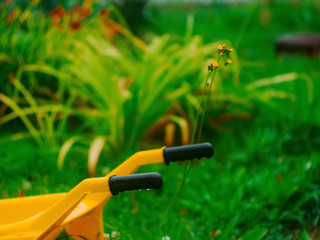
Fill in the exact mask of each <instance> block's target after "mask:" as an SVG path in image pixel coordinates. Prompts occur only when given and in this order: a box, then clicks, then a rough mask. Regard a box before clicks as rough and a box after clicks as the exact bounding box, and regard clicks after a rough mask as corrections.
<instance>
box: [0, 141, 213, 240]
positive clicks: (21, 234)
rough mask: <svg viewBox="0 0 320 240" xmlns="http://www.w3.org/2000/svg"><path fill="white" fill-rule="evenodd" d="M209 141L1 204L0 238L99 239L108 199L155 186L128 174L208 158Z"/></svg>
mask: <svg viewBox="0 0 320 240" xmlns="http://www.w3.org/2000/svg"><path fill="white" fill-rule="evenodd" d="M212 156H213V148H212V145H211V144H210V143H200V144H193V145H187V146H179V147H172V148H166V147H163V148H160V149H154V150H147V151H141V152H137V153H135V154H134V155H132V156H131V157H130V158H128V159H127V160H126V161H124V162H123V163H122V164H120V165H119V166H118V167H117V168H115V169H114V170H112V171H111V172H110V173H109V174H107V175H106V176H105V177H99V178H88V179H85V180H83V181H82V182H80V183H79V184H78V185H77V186H76V187H74V188H73V189H71V190H70V191H69V192H68V193H55V194H47V195H39V196H31V197H22V198H12V199H2V200H0V240H4V239H6V240H10V239H14V240H18V239H19V240H29V239H55V238H56V237H57V236H58V235H59V233H60V232H61V231H62V230H65V231H66V233H67V234H68V235H69V236H71V237H72V238H74V239H76V240H77V239H104V230H103V216H102V212H103V207H104V205H105V203H106V202H107V201H108V200H109V198H110V197H111V196H112V195H117V194H118V192H121V191H126V190H136V189H148V188H156V189H157V188H160V187H161V186H162V178H161V175H160V174H159V173H145V174H133V173H134V172H136V171H137V170H138V168H139V167H140V166H143V165H148V164H155V163H165V164H166V165H169V163H170V162H175V161H182V160H189V159H190V160H191V159H194V158H202V157H207V158H209V157H212Z"/></svg>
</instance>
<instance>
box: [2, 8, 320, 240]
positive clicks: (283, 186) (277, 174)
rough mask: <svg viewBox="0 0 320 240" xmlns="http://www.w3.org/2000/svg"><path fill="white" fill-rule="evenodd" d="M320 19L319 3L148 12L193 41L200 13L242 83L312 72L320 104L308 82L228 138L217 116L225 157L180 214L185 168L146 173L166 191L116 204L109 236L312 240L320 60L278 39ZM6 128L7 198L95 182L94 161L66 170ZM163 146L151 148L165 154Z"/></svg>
mask: <svg viewBox="0 0 320 240" xmlns="http://www.w3.org/2000/svg"><path fill="white" fill-rule="evenodd" d="M288 9H289V10H288ZM318 11H319V8H318V9H317V7H316V6H315V5H313V4H310V5H308V4H305V5H299V4H298V5H279V4H273V5H257V6H251V7H250V6H246V7H236V6H220V5H217V6H216V5H214V6H213V7H212V8H202V7H196V8H194V9H189V10H180V9H178V8H169V9H157V8H152V9H148V11H147V13H148V15H147V16H148V17H149V18H148V19H149V25H148V27H149V28H150V29H152V30H153V32H155V33H156V34H165V33H172V34H175V35H177V37H178V38H183V37H185V33H186V31H187V30H186V21H187V15H188V14H193V16H194V29H193V32H192V34H199V35H201V36H202V37H203V39H204V41H205V42H210V41H217V40H222V39H225V40H228V41H230V42H231V43H233V45H234V48H235V50H236V51H237V54H238V57H239V61H240V84H242V83H249V82H252V81H254V80H257V79H261V78H265V77H273V76H276V75H279V74H284V73H289V72H298V73H305V74H307V75H308V76H309V77H310V78H311V79H312V80H313V89H312V94H313V101H312V102H310V101H308V96H309V95H308V92H307V91H306V83H305V82H304V81H303V80H298V81H295V82H292V83H291V84H289V85H286V86H283V88H285V90H288V91H290V92H292V93H294V94H295V95H296V101H295V102H291V101H289V100H282V101H280V100H279V101H275V102H274V104H273V105H267V104H262V103H256V105H255V106H254V107H253V109H252V112H251V113H250V114H251V117H250V119H249V120H234V121H232V122H227V123H224V126H225V127H227V128H228V130H225V131H223V132H221V131H217V130H216V129H215V128H213V127H212V125H210V121H209V117H211V118H214V117H216V115H215V113H209V115H208V122H207V123H206V125H205V127H204V134H203V140H204V141H209V142H212V143H213V146H214V148H215V156H214V157H213V158H212V159H207V160H201V161H199V162H195V163H194V164H193V168H192V169H191V172H190V175H189V176H188V178H187V180H186V184H185V186H184V188H183V191H182V192H181V194H180V195H179V199H178V201H177V203H176V205H175V206H174V207H173V209H172V210H171V211H170V212H169V213H168V214H166V215H165V214H164V213H165V212H166V210H167V208H168V206H169V205H170V203H171V201H172V198H173V195H174V194H175V193H176V191H177V189H178V188H179V185H180V183H181V181H182V179H183V177H184V165H183V164H170V166H169V167H166V166H164V165H153V166H147V167H144V168H142V169H140V170H139V172H149V171H158V172H160V173H161V174H162V176H163V179H164V185H163V188H162V189H161V190H159V191H153V190H152V191H141V192H126V193H121V194H119V195H118V196H116V197H113V198H111V199H110V200H109V202H108V203H107V204H106V206H105V211H104V224H105V232H106V233H110V234H111V232H112V231H116V232H119V233H120V239H161V238H162V237H164V236H169V237H170V239H172V240H174V239H218V240H220V239H233V238H232V237H233V236H235V238H236V239H238V238H241V239H243V240H245V239H311V238H310V236H312V234H313V232H314V231H315V229H316V228H317V227H318V226H319V218H320V202H319V201H320V200H319V199H320V191H319V187H320V181H319V179H320V170H319V169H320V125H319V124H320V114H319V113H320V112H319V110H320V108H319V103H318V101H317V100H318V98H319V88H320V87H319V86H320V84H319V81H320V71H319V66H320V60H319V58H318V59H307V58H304V57H298V58H293V57H285V58H277V56H276V53H275V39H276V37H277V36H279V35H281V34H284V33H287V32H298V31H316V30H317V29H319V25H320V22H319V21H317V19H318ZM145 37H146V38H147V36H145ZM225 81H226V83H225V84H228V81H229V82H230V79H226V80H225ZM280 88H281V86H280ZM17 128H19V126H18V127H17ZM3 130H4V131H3V135H2V136H1V138H2V140H1V141H0V156H1V160H0V176H1V178H0V179H1V180H0V189H1V190H0V198H6V197H17V196H19V192H20V194H21V191H23V192H24V194H25V195H27V196H29V195H37V194H46V193H54V192H65V191H68V190H69V189H71V188H72V187H74V186H75V185H76V184H77V183H79V182H80V181H81V180H82V179H84V178H87V177H88V176H87V168H86V164H87V162H86V158H87V156H83V155H80V154H76V153H70V154H69V156H68V161H67V164H66V165H65V167H64V169H63V170H62V171H59V170H58V169H57V167H56V162H57V156H58V153H57V152H45V151H44V150H40V149H39V148H38V146H37V145H36V144H35V143H34V142H33V141H32V140H28V139H27V140H20V141H11V142H8V141H6V140H5V139H6V137H8V136H9V135H10V132H11V131H12V129H3ZM0 131H1V130H0ZM158 142H161V141H159V139H157V140H155V142H154V143H152V144H150V147H161V146H160V145H157V143H158ZM127 155H128V154H127V153H125V154H124V156H118V157H117V158H116V159H113V158H110V157H109V156H106V155H103V156H102V157H101V160H100V161H99V164H98V173H97V174H96V175H97V176H103V174H104V173H105V172H106V171H107V168H109V169H112V168H113V167H115V166H117V164H119V163H120V162H121V161H123V160H124V159H125V157H126V156H127ZM308 232H309V234H308ZM215 234H216V235H217V236H215Z"/></svg>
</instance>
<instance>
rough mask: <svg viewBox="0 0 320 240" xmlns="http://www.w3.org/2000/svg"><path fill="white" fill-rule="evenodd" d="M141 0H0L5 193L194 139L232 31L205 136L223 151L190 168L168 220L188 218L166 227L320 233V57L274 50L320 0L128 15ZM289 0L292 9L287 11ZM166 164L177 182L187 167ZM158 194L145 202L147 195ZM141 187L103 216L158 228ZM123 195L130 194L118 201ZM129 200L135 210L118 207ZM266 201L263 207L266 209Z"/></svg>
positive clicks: (225, 234) (215, 235)
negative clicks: (210, 74) (210, 76)
mask: <svg viewBox="0 0 320 240" xmlns="http://www.w3.org/2000/svg"><path fill="white" fill-rule="evenodd" d="M125 2H128V3H125ZM133 2H134V1H131V2H130V1H124V2H120V1H118V2H116V5H118V7H119V6H120V7H119V10H118V8H117V7H115V6H114V5H113V4H112V3H111V2H110V1H90V0H85V1H73V2H69V1H65V2H63V1H61V2H53V1H48V2H40V3H39V2H38V1H32V2H30V3H27V4H25V3H16V2H11V1H4V2H2V3H1V13H0V16H1V22H0V31H1V36H0V71H1V84H0V101H1V105H0V129H1V139H0V146H1V153H3V156H4V157H3V160H2V162H1V167H0V169H1V170H0V175H1V176H4V178H3V179H5V178H7V179H15V180H13V181H12V182H10V183H9V182H8V181H7V180H2V181H1V182H0V186H1V187H3V190H1V192H2V196H3V197H6V196H7V195H9V196H14V195H15V192H16V191H17V189H19V190H22V191H25V192H28V194H40V193H45V192H56V191H66V190H68V189H70V186H72V185H73V184H75V183H77V181H79V180H80V179H83V178H85V177H86V176H87V174H89V175H90V176H94V175H101V174H104V173H105V172H107V171H108V169H110V168H112V167H114V166H115V165H117V164H118V163H119V162H120V161H121V160H124V159H125V158H126V157H128V156H130V155H131V154H133V153H134V152H136V151H138V150H141V149H147V148H152V147H160V146H162V145H164V144H165V145H167V146H174V145H180V144H188V143H190V132H191V130H192V129H191V127H190V126H193V124H194V122H195V116H196V111H197V109H198V108H199V104H200V98H201V94H202V88H203V83H204V81H205V79H206V75H207V66H208V63H209V62H210V61H211V60H217V58H218V56H217V47H218V45H219V44H220V43H222V42H226V43H227V44H228V46H232V44H233V48H234V49H235V51H234V53H233V54H232V57H231V59H232V64H231V65H230V68H226V69H224V70H222V71H218V72H217V75H216V78H215V82H214V85H213V88H212V98H211V101H210V102H209V103H208V112H207V115H206V116H207V117H206V119H205V124H204V131H203V135H202V140H206V141H211V142H212V141H213V142H214V143H215V145H216V149H217V156H216V158H215V161H214V162H210V161H209V162H208V163H206V164H204V163H203V164H201V165H199V166H198V165H197V166H196V167H195V168H194V169H193V171H192V172H191V176H190V179H191V180H190V181H191V182H190V181H189V180H188V179H187V182H186V183H187V186H188V184H189V185H190V187H189V186H188V187H187V189H186V190H185V193H183V196H182V197H181V199H182V200H180V201H178V206H177V208H180V212H178V213H172V219H171V220H170V222H169V224H175V225H177V226H178V228H179V229H180V230H179V231H177V232H172V231H170V230H169V229H168V228H166V229H165V231H168V232H165V233H163V234H162V236H164V235H169V236H170V234H171V236H175V238H177V239H181V238H187V239H188V238H189V239H195V238H199V239H201V238H206V239H208V238H210V237H211V238H212V239H227V238H228V239H230V238H231V237H233V236H234V237H235V238H236V237H237V236H243V239H261V238H263V237H265V236H267V237H268V238H269V239H276V237H275V236H278V235H279V236H280V238H291V237H299V236H302V235H303V236H309V235H310V236H313V235H312V234H316V233H315V232H316V229H317V226H318V217H319V212H318V209H319V207H316V206H317V202H318V200H317V199H318V197H319V192H318V190H317V187H318V182H317V180H316V179H317V176H318V175H319V172H318V171H317V169H318V162H319V161H318V153H319V151H318V150H317V149H318V146H319V133H320V130H319V129H320V127H319V111H318V110H319V106H318V103H317V101H315V99H317V98H318V92H319V91H318V90H319V83H318V81H317V79H318V78H319V71H318V70H317V68H316V66H317V64H319V60H318V59H307V58H305V57H299V56H298V57H286V56H285V57H282V58H277V56H276V54H275V53H274V51H273V50H274V49H275V46H274V44H275V38H276V37H277V36H278V35H280V34H283V33H284V32H286V31H290V29H289V30H288V29H287V28H288V26H291V25H293V26H294V27H295V29H292V31H293V30H300V31H301V30H308V31H312V30H313V29H317V27H319V26H318V22H317V21H316V16H317V11H318V10H319V7H318V5H317V4H316V3H314V2H305V3H291V2H289V3H278V2H276V3H267V2H262V3H253V4H248V3H247V4H243V5H242V4H239V5H237V4H231V5H230V3H228V4H226V3H221V4H216V3H215V2H214V1H213V2H212V4H209V5H201V4H194V3H188V2H186V3H184V2H181V3H177V4H176V5H175V4H172V3H166V4H165V3H163V2H161V3H158V2H156V1H150V2H149V5H145V2H144V1H141V2H140V3H139V4H140V5H139V4H138V5H139V6H138V5H137V6H136V7H138V8H140V10H139V15H140V17H139V18H140V20H141V19H143V18H144V20H143V21H142V20H141V21H140V20H139V19H138V18H137V20H139V21H138V22H139V23H137V24H135V23H134V21H133V20H132V18H133V17H132V16H130V13H126V11H132V9H131V8H128V7H126V6H127V5H126V4H129V5H130V4H133ZM288 6H289V7H290V9H292V11H291V12H290V13H287V14H290V16H291V15H292V18H290V16H287V15H284V14H283V10H284V9H286V8H287V7H288ZM317 9H318V10H317ZM121 11H122V13H123V14H124V16H125V17H126V19H125V18H124V17H122V14H121V13H120V12H121ZM283 16H286V17H285V18H284V17H283ZM289 18H290V19H291V20H290V19H289ZM239 19H241V21H240V20H239ZM127 22H128V23H129V24H128V23H127ZM239 22H241V24H240V27H238V23H239ZM131 29H133V31H132V30H131ZM132 32H135V33H137V34H138V35H139V37H138V36H137V35H135V34H133V33H132ZM224 39H229V40H231V42H230V41H225V40H224ZM222 40H223V41H222ZM258 43H260V44H258ZM99 159H100V160H99ZM13 162H15V163H14V164H12V163H13ZM85 162H87V163H85ZM9 163H10V164H9ZM56 164H58V169H59V170H57V169H54V167H53V166H54V165H56ZM23 168H25V169H28V170H29V169H30V171H25V170H23ZM157 170H159V169H157ZM87 171H88V173H86V172H87ZM160 171H161V169H160ZM208 171H209V172H208ZM69 174H70V176H72V177H68V175H69ZM164 174H165V175H167V177H168V178H171V179H172V181H173V182H175V183H178V182H179V181H180V180H181V179H179V178H181V176H182V170H181V169H180V168H179V166H178V167H177V168H173V170H167V172H166V173H164ZM234 176H235V177H234ZM192 179H193V180H194V181H195V182H192ZM197 179H198V180H197ZM270 179H272V180H270ZM26 182H27V183H28V182H31V183H32V184H33V187H32V188H31V189H30V188H29V187H27V188H26V187H25V186H26V184H22V183H26ZM27 185H28V184H27ZM43 185H48V187H46V188H43ZM21 186H24V187H22V189H21ZM28 186H29V185H28ZM204 186H205V188H204ZM262 186H263V187H262ZM167 188H168V189H167V190H165V191H166V194H165V197H163V196H162V195H161V199H160V200H158V201H157V202H156V203H154V204H155V206H157V207H158V208H159V210H158V214H156V216H155V217H154V218H153V221H156V222H159V221H160V219H161V212H164V210H163V208H161V207H159V206H161V204H163V205H164V206H165V205H166V204H168V202H169V200H168V199H170V196H172V194H173V193H174V191H175V185H174V186H172V187H170V186H167ZM193 189H197V190H193ZM223 189H225V190H223ZM263 189H264V190H263ZM304 191H305V193H304ZM152 196H153V197H155V195H151V197H150V198H147V199H146V200H145V201H146V203H148V201H149V202H150V201H151V203H153V200H152ZM196 196H198V197H199V198H200V199H198V200H199V201H197V200H196V199H197V197H196ZM231 196H232V199H233V200H232V201H225V199H226V198H231ZM136 198H137V199H138V198H139V196H135V195H134V194H132V195H130V197H128V198H124V200H123V201H119V202H118V203H111V204H110V207H108V209H107V211H108V214H110V217H109V218H107V220H106V222H107V223H106V228H107V229H109V230H110V231H111V230H117V231H120V230H121V231H124V232H125V234H124V236H127V237H128V238H129V239H130V238H132V239H137V237H136V236H137V235H134V234H136V233H132V234H133V235H132V236H131V235H130V231H129V229H131V228H132V227H134V226H137V225H139V226H142V229H140V230H139V231H138V230H136V232H138V234H141V231H142V232H144V233H143V236H144V237H147V236H148V237H150V235H152V234H154V236H157V237H158V236H160V233H161V231H160V230H159V228H158V227H157V226H155V227H153V228H152V229H151V230H148V231H146V230H143V229H147V228H148V227H147V226H149V223H148V222H147V221H146V220H147V219H148V217H147V215H148V214H147V213H148V212H149V211H148V209H147V208H146V206H142V205H139V203H138V202H139V201H141V202H143V201H142V198H140V200H139V201H138V200H136ZM296 198H297V200H296ZM130 201H132V202H133V203H132V204H129V202H130ZM121 204H127V205H128V207H127V208H121V210H122V211H123V213H121V212H119V210H117V209H119V206H121ZM203 206H207V207H203ZM312 207H313V210H310V209H311V208H312ZM134 209H139V212H140V215H141V217H139V218H138V219H137V220H131V221H129V222H127V221H126V220H123V219H122V218H121V216H125V214H127V215H128V214H131V215H132V214H135V213H136V212H135V211H136V210H134ZM265 209H269V212H270V213H269V216H267V217H262V215H264V211H265ZM209 213H210V214H209ZM212 213H215V215H216V216H212V215H211V214H212ZM259 214H260V215H259ZM195 216H197V218H199V219H198V220H194V217H195ZM302 216H303V217H302ZM112 219H117V222H118V225H113V224H111V223H110V221H111V222H112ZM190 219H193V221H192V223H187V221H188V220H190ZM205 221H208V222H205ZM126 224H127V225H126ZM124 226H128V230H125V229H123V227H124ZM197 229H198V230H197ZM218 229H220V230H219V231H218ZM249 229H251V230H249ZM311 230H313V231H314V232H311ZM162 231H163V229H162ZM278 231H280V234H278ZM308 231H309V235H308V234H307V232H308ZM133 232H135V231H133ZM219 232H220V234H219ZM169 233H170V234H169ZM210 234H211V236H210ZM277 234H278V235H277ZM122 235H123V234H122ZM252 236H253V237H252ZM148 237H147V238H148ZM306 239H308V238H306Z"/></svg>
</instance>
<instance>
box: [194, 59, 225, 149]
mask: <svg viewBox="0 0 320 240" xmlns="http://www.w3.org/2000/svg"><path fill="white" fill-rule="evenodd" d="M219 60H220V59H219ZM218 62H219V61H218ZM216 72H217V69H215V70H214V73H213V76H212V79H211V83H210V86H209V89H208V94H207V98H206V101H205V102H204V106H203V109H204V111H203V114H202V117H201V123H200V128H199V133H198V139H197V143H199V142H200V137H201V133H202V127H203V123H204V119H205V116H206V109H207V104H208V102H209V99H210V94H211V87H212V84H213V80H214V77H215V76H216Z"/></svg>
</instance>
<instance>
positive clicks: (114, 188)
mask: <svg viewBox="0 0 320 240" xmlns="http://www.w3.org/2000/svg"><path fill="white" fill-rule="evenodd" d="M162 184H163V182H162V177H161V175H160V173H157V172H153V173H139V174H131V175H124V176H111V177H110V178H109V189H110V192H111V194H112V195H114V196H115V195H118V193H119V192H123V191H131V190H140V189H150V188H153V189H159V188H161V187H162Z"/></svg>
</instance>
